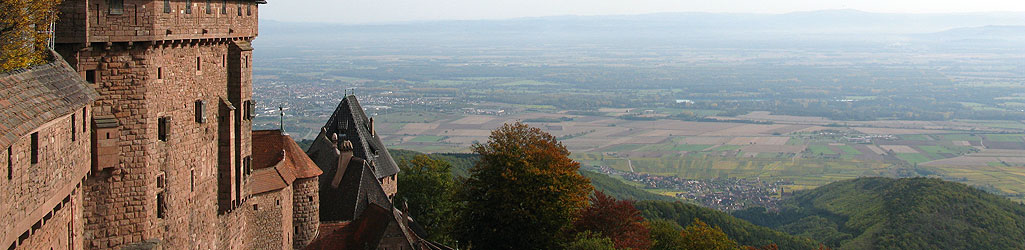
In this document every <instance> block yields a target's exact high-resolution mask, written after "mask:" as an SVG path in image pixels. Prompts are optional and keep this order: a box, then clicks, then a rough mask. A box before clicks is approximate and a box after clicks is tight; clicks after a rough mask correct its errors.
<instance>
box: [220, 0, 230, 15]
mask: <svg viewBox="0 0 1025 250" xmlns="http://www.w3.org/2000/svg"><path fill="white" fill-rule="evenodd" d="M221 14H228V0H221Z"/></svg>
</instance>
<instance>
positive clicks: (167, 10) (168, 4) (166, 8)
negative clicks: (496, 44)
mask: <svg viewBox="0 0 1025 250" xmlns="http://www.w3.org/2000/svg"><path fill="white" fill-rule="evenodd" d="M164 13H171V0H164Z"/></svg>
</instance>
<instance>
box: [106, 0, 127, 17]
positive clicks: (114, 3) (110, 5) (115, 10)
mask: <svg viewBox="0 0 1025 250" xmlns="http://www.w3.org/2000/svg"><path fill="white" fill-rule="evenodd" d="M107 12H108V13H109V14H111V15H121V14H123V13H124V12H125V0H107Z"/></svg>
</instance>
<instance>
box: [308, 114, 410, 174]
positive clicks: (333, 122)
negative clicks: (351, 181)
mask: <svg viewBox="0 0 1025 250" xmlns="http://www.w3.org/2000/svg"><path fill="white" fill-rule="evenodd" d="M324 130H325V131H326V132H327V133H326V134H325V136H330V135H331V134H337V135H338V142H337V143H342V142H343V141H350V142H352V145H353V151H354V152H353V155H354V156H356V157H359V158H363V159H366V160H367V161H369V162H370V165H371V166H372V167H373V169H374V175H375V176H376V177H377V178H378V179H381V178H384V177H387V176H392V175H395V174H398V173H399V167H398V164H395V160H393V159H392V157H391V154H389V153H388V149H387V148H385V147H384V143H383V142H381V138H380V137H378V136H377V133H375V132H374V130H373V124H372V120H371V119H370V118H367V114H366V113H365V112H363V108H362V107H361V106H360V105H359V101H358V100H356V96H353V95H349V96H346V97H345V99H342V101H341V102H340V103H339V104H338V107H337V108H335V112H334V113H333V114H332V115H331V118H330V119H328V121H327V124H325V125H324ZM311 149H312V148H311Z"/></svg>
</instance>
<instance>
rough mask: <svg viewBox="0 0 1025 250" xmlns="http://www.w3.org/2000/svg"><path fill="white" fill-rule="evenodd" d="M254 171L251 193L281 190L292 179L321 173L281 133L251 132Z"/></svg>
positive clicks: (267, 131)
mask: <svg viewBox="0 0 1025 250" xmlns="http://www.w3.org/2000/svg"><path fill="white" fill-rule="evenodd" d="M253 169H254V170H253V193H254V194H259V193H263V192H268V191H272V190H278V189H282V188H285V187H286V186H289V185H292V182H293V181H295V179H302V178H311V177H316V176H320V175H321V174H323V173H324V172H323V171H321V170H320V168H319V167H317V164H315V163H313V160H311V159H310V158H309V157H308V156H306V153H304V152H303V150H302V148H300V147H299V145H298V144H296V143H295V141H293V140H292V138H291V137H289V136H288V135H285V134H282V133H281V131H280V130H257V131H253Z"/></svg>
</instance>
